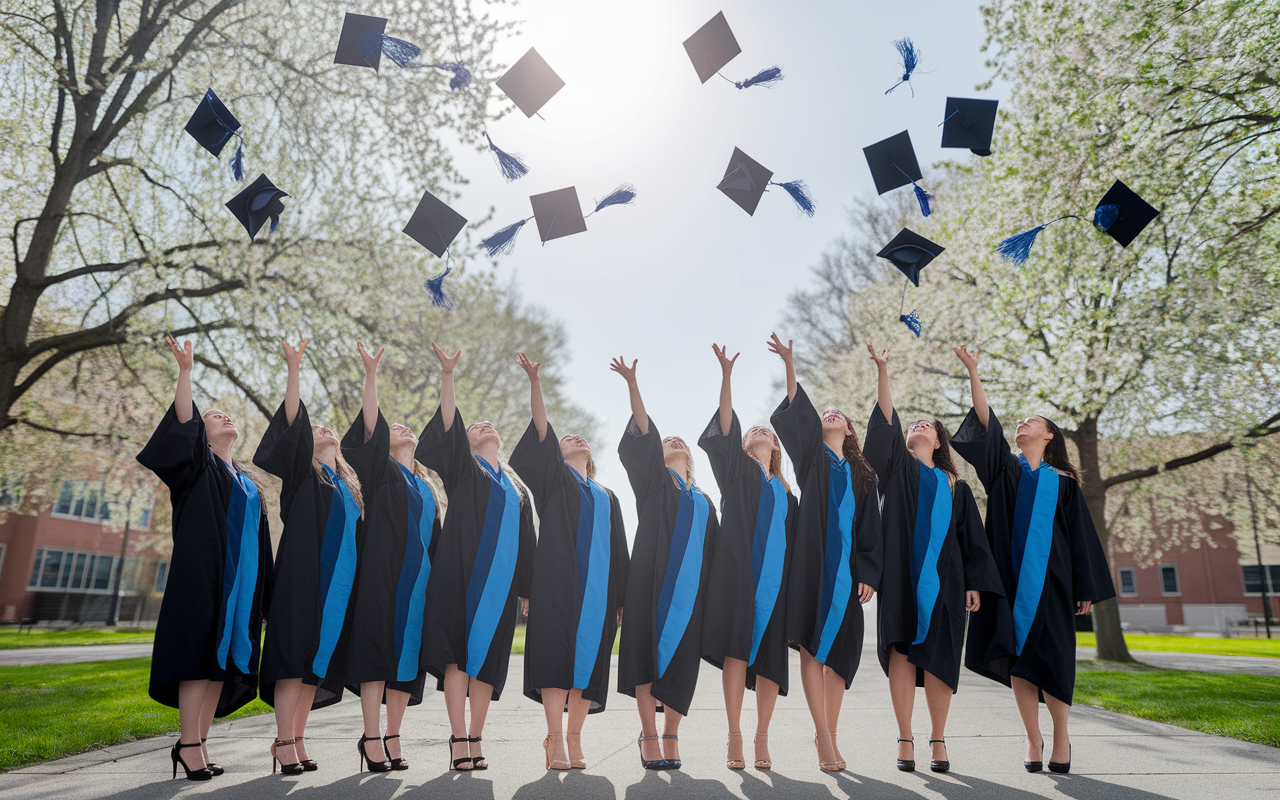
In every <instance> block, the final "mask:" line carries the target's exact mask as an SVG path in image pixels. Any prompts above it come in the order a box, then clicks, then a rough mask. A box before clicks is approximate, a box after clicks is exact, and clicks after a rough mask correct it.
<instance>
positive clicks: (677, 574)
mask: <svg viewBox="0 0 1280 800" xmlns="http://www.w3.org/2000/svg"><path fill="white" fill-rule="evenodd" d="M618 456H619V457H620V458H621V460H622V466H623V467H624V468H625V469H626V470H627V477H628V478H629V479H630V480H631V490H632V492H633V493H634V494H635V498H636V509H637V511H638V512H639V520H638V521H637V523H636V536H635V542H634V544H633V546H632V549H631V570H630V572H629V574H628V579H627V593H626V601H625V602H624V603H623V606H624V611H623V616H622V640H621V642H620V644H619V646H618V691H619V692H621V693H623V694H625V695H629V696H631V697H635V696H636V687H637V686H643V685H644V684H646V683H651V684H653V685H652V687H650V692H651V693H652V694H653V696H654V698H656V699H657V700H658V702H660V703H662V704H663V706H664V707H665V706H670V707H671V708H672V709H673V710H674V711H676V712H678V713H680V714H684V715H687V714H688V713H689V703H690V701H691V700H692V699H693V691H694V689H695V688H696V687H697V685H698V667H699V666H700V665H701V663H702V662H701V656H702V614H703V606H704V603H705V598H706V594H707V592H706V587H707V579H708V578H709V577H710V573H711V558H712V552H713V550H714V544H715V540H716V535H717V533H718V532H719V527H720V526H719V523H718V520H717V518H716V510H715V506H714V505H712V503H711V501H710V500H708V499H707V497H706V495H704V494H702V492H701V491H700V490H699V489H697V488H696V487H694V488H692V490H691V491H685V490H682V489H681V488H680V487H679V486H677V485H676V480H677V479H676V475H675V473H674V472H672V471H671V470H670V469H668V468H667V465H666V463H665V462H664V461H663V458H662V435H661V434H659V433H658V427H657V426H656V425H654V424H653V419H652V418H650V419H649V432H648V433H646V434H643V435H641V433H640V429H639V427H638V426H637V425H636V420H635V418H634V417H632V418H631V420H630V421H629V422H628V423H627V430H626V432H625V433H624V434H623V436H622V442H621V443H620V444H619V445H618ZM682 506H683V507H684V509H683V510H684V511H685V514H687V515H691V516H690V517H688V519H689V521H688V522H684V519H685V518H682V517H681V514H680V512H681V510H682ZM702 514H705V515H706V521H705V523H703V524H701V525H698V524H697V523H698V521H699V517H700V516H701V515H702ZM681 522H683V525H682V526H681V527H682V528H683V530H679V529H678V528H677V523H681ZM677 534H679V535H677ZM673 551H675V552H674V553H673ZM695 557H696V558H699V559H700V561H701V563H700V564H696V565H695V564H694V562H693V561H692V559H693V558H695ZM686 565H688V566H689V567H690V569H689V570H688V571H685V570H684V569H683V567H685V566H686ZM694 566H696V567H697V570H696V571H695V570H694V569H693V567H694ZM695 576H696V577H697V581H696V583H695V582H694V580H693V578H694V577H695ZM682 578H683V580H681V579H682ZM677 637H678V638H677Z"/></svg>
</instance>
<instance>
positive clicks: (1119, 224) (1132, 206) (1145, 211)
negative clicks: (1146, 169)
mask: <svg viewBox="0 0 1280 800" xmlns="http://www.w3.org/2000/svg"><path fill="white" fill-rule="evenodd" d="M1108 205H1110V206H1116V208H1117V214H1116V217H1115V220H1114V221H1113V222H1112V223H1111V224H1110V225H1107V226H1106V227H1105V228H1104V230H1105V231H1106V234H1107V235H1108V236H1110V237H1111V238H1112V239H1115V240H1116V241H1117V242H1119V243H1120V246H1121V247H1128V246H1129V242H1132V241H1133V240H1134V237H1136V236H1137V235H1138V234H1139V233H1142V229H1143V228H1145V227H1147V226H1148V225H1150V224H1151V221H1152V220H1153V219H1155V218H1156V217H1158V216H1160V212H1159V211H1157V210H1156V209H1155V208H1153V207H1152V206H1151V205H1150V204H1149V203H1147V201H1146V200H1143V199H1142V198H1141V197H1139V196H1138V195H1137V194H1136V193H1135V192H1134V191H1133V190H1132V189H1130V188H1129V187H1128V186H1125V185H1124V184H1123V183H1121V182H1120V181H1116V182H1115V183H1113V184H1111V188H1110V189H1108V190H1107V193H1106V194H1104V195H1103V196H1102V199H1101V200H1099V201H1098V206H1097V209H1095V210H1094V220H1095V221H1096V220H1097V219H1098V218H1099V216H1100V215H1101V211H1102V208H1103V207H1104V206H1108Z"/></svg>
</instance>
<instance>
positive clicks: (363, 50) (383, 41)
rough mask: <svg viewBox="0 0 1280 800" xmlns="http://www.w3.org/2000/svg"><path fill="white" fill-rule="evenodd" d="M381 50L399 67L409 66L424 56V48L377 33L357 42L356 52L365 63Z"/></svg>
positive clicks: (365, 36) (373, 32) (372, 32)
mask: <svg viewBox="0 0 1280 800" xmlns="http://www.w3.org/2000/svg"><path fill="white" fill-rule="evenodd" d="M379 50H381V51H382V54H383V55H384V56H386V57H387V58H389V59H391V61H392V62H394V63H395V65H396V66H397V67H407V66H409V62H410V61H413V60H414V59H415V58H417V57H418V56H419V55H421V54H422V48H421V47H418V46H417V45H416V44H414V43H413V42H406V41H405V40H404V39H396V38H393V37H391V36H386V35H385V34H382V33H379V32H377V31H370V32H368V33H366V34H365V35H363V36H361V37H360V41H358V42H356V52H357V53H359V54H360V57H361V58H363V59H364V60H365V61H369V60H370V59H372V58H373V57H374V56H375V55H376V54H377V53H378V51H379Z"/></svg>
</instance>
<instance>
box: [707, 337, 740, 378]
mask: <svg viewBox="0 0 1280 800" xmlns="http://www.w3.org/2000/svg"><path fill="white" fill-rule="evenodd" d="M727 349H728V348H726V347H717V346H716V345H714V344H713V345H711V352H713V353H715V354H716V360H717V361H719V362H720V371H721V372H722V373H724V374H725V375H728V374H729V373H731V372H733V364H734V362H735V361H737V360H738V356H740V355H742V353H734V354H733V358H729V357H728V355H727V354H726V353H725V350H727Z"/></svg>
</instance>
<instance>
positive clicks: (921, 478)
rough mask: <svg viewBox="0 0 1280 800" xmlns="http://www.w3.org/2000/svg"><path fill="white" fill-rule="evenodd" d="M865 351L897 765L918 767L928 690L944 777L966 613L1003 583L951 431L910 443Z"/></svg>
mask: <svg viewBox="0 0 1280 800" xmlns="http://www.w3.org/2000/svg"><path fill="white" fill-rule="evenodd" d="M867 350H868V351H869V352H870V353H871V359H872V360H873V361H875V363H876V369H877V371H878V373H879V387H878V388H879V392H878V398H877V402H876V405H875V406H874V407H873V408H872V409H871V421H870V422H868V423H867V439H866V445H865V447H864V448H863V452H864V453H865V454H866V457H867V461H869V462H870V463H871V466H872V467H874V468H875V471H876V476H877V477H878V478H879V483H880V493H881V496H882V497H883V498H884V504H883V507H882V508H881V511H880V516H881V529H882V532H883V536H884V569H883V571H882V574H881V578H880V602H879V604H878V605H879V609H878V610H879V625H878V628H877V630H878V646H877V648H876V649H877V653H878V654H879V656H880V666H881V668H883V669H884V672H885V675H887V676H888V677H889V695H890V697H891V698H892V699H893V713H894V715H895V716H896V717H897V719H898V769H900V770H902V771H904V772H911V771H912V770H914V769H915V766H916V761H915V742H914V737H913V735H912V733H911V713H912V710H913V706H914V705H915V695H916V688H917V687H920V686H923V687H924V693H925V700H926V701H927V702H928V704H929V719H930V721H931V723H932V725H933V728H932V730H931V732H930V734H929V745H930V749H931V751H932V753H931V760H930V761H929V769H931V770H933V771H934V772H947V771H948V770H949V769H950V768H951V761H950V759H949V757H948V756H947V744H946V725H947V712H948V710H949V709H950V707H951V695H952V694H954V693H955V691H956V686H957V684H958V683H959V681H960V649H961V646H962V645H963V644H964V626H965V612H966V611H970V612H974V611H978V610H979V608H980V607H981V605H982V604H983V603H984V602H991V601H993V600H996V599H999V598H1001V597H1002V596H1003V594H1004V584H1003V583H1001V581H1000V573H999V572H998V571H997V570H996V566H995V562H994V561H993V560H992V558H991V549H990V547H988V545H987V535H986V532H985V531H984V530H983V528H982V517H981V516H979V514H978V505H977V501H976V500H974V499H973V491H972V490H971V489H970V488H969V486H968V484H966V483H965V482H964V481H962V480H960V476H959V473H957V472H956V467H955V463H954V462H953V461H952V458H951V447H950V446H949V445H948V436H947V429H946V428H945V427H944V426H943V424H942V421H941V420H938V419H920V420H916V421H915V422H913V423H911V427H909V428H908V429H907V435H906V439H905V441H904V440H903V436H902V423H901V422H899V420H898V412H897V410H895V409H894V407H893V398H892V396H891V394H890V391H889V351H888V350H887V349H886V350H884V351H882V352H880V353H877V352H876V350H875V348H874V347H872V346H871V344H870V343H868V344H867ZM983 595H985V596H986V600H985V601H984V600H983Z"/></svg>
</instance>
